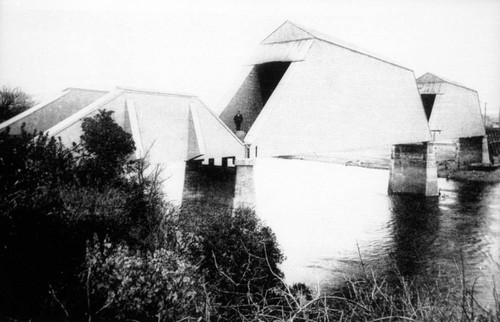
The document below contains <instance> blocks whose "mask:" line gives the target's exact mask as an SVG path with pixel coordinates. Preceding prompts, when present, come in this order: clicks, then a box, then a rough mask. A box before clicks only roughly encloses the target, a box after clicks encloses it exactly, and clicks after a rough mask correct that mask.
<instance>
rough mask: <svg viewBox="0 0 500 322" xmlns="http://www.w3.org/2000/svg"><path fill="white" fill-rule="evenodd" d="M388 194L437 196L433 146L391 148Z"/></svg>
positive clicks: (424, 144)
mask: <svg viewBox="0 0 500 322" xmlns="http://www.w3.org/2000/svg"><path fill="white" fill-rule="evenodd" d="M388 192H389V194H416V195H423V196H427V197H431V196H438V195H439V189H438V185H437V165H436V154H435V151H434V144H433V143H431V142H424V143H420V144H400V145H394V146H393V147H392V153H391V168H390V175H389V188H388Z"/></svg>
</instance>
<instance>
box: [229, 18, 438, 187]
mask: <svg viewBox="0 0 500 322" xmlns="http://www.w3.org/2000/svg"><path fill="white" fill-rule="evenodd" d="M223 104H224V106H225V108H224V110H223V112H222V113H221V115H220V118H221V119H222V121H223V122H224V123H226V125H227V126H228V127H229V128H230V129H232V130H233V131H235V125H234V123H233V117H234V115H235V114H236V113H237V112H238V111H241V113H242V114H243V117H244V121H243V125H242V130H243V131H244V132H246V133H247V134H246V136H245V137H244V143H245V145H246V146H247V149H248V152H247V157H249V158H257V157H275V156H285V155H297V154H307V153H323V152H334V151H360V150H363V149H366V148H373V147H384V146H389V147H390V146H392V145H396V146H398V145H404V146H408V145H409V144H416V145H417V146H418V147H421V146H422V144H423V142H429V141H431V140H432V136H431V133H430V131H429V126H428V123H427V118H426V115H425V112H424V109H423V107H422V101H421V98H420V93H419V92H418V89H417V86H416V83H415V77H414V74H413V72H412V71H411V70H409V69H407V68H405V67H402V66H400V65H397V64H395V63H393V62H390V61H389V60H386V59H382V58H379V57H377V56H375V55H372V54H369V53H367V52H366V51H363V50H360V49H358V48H356V47H354V46H352V45H347V44H345V43H343V42H340V41H338V40H335V39H332V38H331V37H329V36H325V35H322V34H320V33H318V32H316V31H312V30H310V29H306V28H304V27H301V26H298V25H297V24H294V23H291V22H288V21H287V22H285V23H284V24H282V25H281V26H280V27H279V28H278V29H276V30H275V31H274V32H273V33H271V34H270V35H269V36H268V37H266V38H265V39H264V40H263V41H262V42H261V44H260V46H259V47H258V48H257V50H256V52H255V54H254V55H253V58H252V59H251V60H250V62H249V66H247V67H245V68H244V70H243V72H242V74H241V77H240V78H239V80H238V82H236V84H235V86H234V87H233V88H232V90H231V93H229V95H228V97H227V98H226V100H225V102H224V103H223ZM396 150H398V151H400V152H399V153H398V156H401V155H404V154H405V153H406V151H407V149H403V148H397V149H396ZM408 151H409V150H408ZM388 152H389V151H388ZM408 153H410V154H411V155H412V156H415V154H417V153H420V158H421V159H422V160H423V161H424V162H427V161H426V160H432V158H433V156H432V154H433V153H434V149H433V148H431V149H427V146H426V148H422V149H420V148H419V149H414V150H411V151H409V152H408ZM392 164H393V167H396V168H393V169H392V170H391V171H392V172H393V173H397V174H398V175H397V176H393V177H392V178H396V177H400V175H401V174H402V173H403V172H402V170H403V168H402V167H403V164H404V169H405V170H404V171H405V172H404V173H406V171H407V167H410V168H411V167H413V166H415V167H416V168H417V170H416V171H415V172H412V174H411V175H410V177H411V178H412V179H411V180H410V181H413V180H414V179H415V176H417V175H421V176H422V180H424V181H425V180H427V179H428V180H436V179H435V177H436V175H435V172H436V168H435V167H434V168H432V167H431V166H429V167H427V165H425V166H424V168H425V169H426V170H425V171H421V169H422V164H421V163H418V165H414V163H413V162H406V163H404V162H403V163H402V162H399V161H398V162H392ZM245 167H247V165H245ZM408 171H409V172H411V171H410V170H408ZM433 171H434V173H431V172H433ZM243 172H244V173H245V176H247V175H246V174H247V173H248V171H246V170H245V171H243ZM238 173H239V172H237V174H238ZM426 178H427V179H426ZM419 180H420V179H419ZM236 181H237V182H238V179H236ZM406 183H407V181H405V180H395V181H394V182H392V183H391V185H390V187H391V189H390V192H393V193H399V192H401V193H419V194H425V195H437V189H431V188H428V187H426V186H425V185H417V187H418V189H417V188H415V189H410V190H408V189H407V188H405V187H402V186H401V187H400V185H405V184H406ZM431 185H434V183H432V184H431Z"/></svg>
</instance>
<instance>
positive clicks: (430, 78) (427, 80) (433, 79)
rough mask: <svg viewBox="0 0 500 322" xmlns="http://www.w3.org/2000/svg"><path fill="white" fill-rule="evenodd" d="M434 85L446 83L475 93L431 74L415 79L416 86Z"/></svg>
mask: <svg viewBox="0 0 500 322" xmlns="http://www.w3.org/2000/svg"><path fill="white" fill-rule="evenodd" d="M436 83H437V84H439V83H448V84H452V85H455V86H458V87H463V88H465V89H468V90H470V91H473V92H477V91H476V90H474V89H472V88H469V87H466V86H464V85H462V84H459V83H457V82H455V81H451V80H449V79H446V78H444V77H441V76H437V75H435V74H431V73H425V74H423V75H422V76H420V77H419V78H417V84H436Z"/></svg>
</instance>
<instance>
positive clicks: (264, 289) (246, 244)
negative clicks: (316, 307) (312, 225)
mask: <svg viewBox="0 0 500 322" xmlns="http://www.w3.org/2000/svg"><path fill="white" fill-rule="evenodd" d="M183 215H184V218H183V219H184V220H186V221H189V222H190V224H192V225H193V226H192V227H191V228H190V229H192V230H194V231H195V234H196V235H197V236H199V238H200V240H199V241H198V242H197V243H194V244H192V245H191V256H192V260H193V261H199V267H200V272H201V273H202V274H203V276H204V277H205V280H206V283H207V284H206V287H207V290H208V292H210V295H211V303H210V305H211V307H212V311H213V313H214V314H216V315H217V316H218V318H219V319H226V320H234V319H235V318H237V317H238V316H240V315H241V314H248V313H249V312H252V311H254V310H256V309H258V307H259V306H260V305H262V304H263V303H264V299H265V298H267V297H268V295H270V294H272V293H275V290H274V288H277V287H281V286H282V283H281V278H282V277H283V273H282V272H281V271H280V269H279V268H278V265H279V264H280V263H281V262H282V261H283V255H282V253H281V250H280V249H279V246H278V243H277V241H276V237H275V235H274V234H273V233H272V231H271V230H270V229H269V227H267V226H264V225H262V223H261V222H260V220H259V219H258V218H257V216H256V214H255V212H254V211H253V210H251V209H248V208H238V209H236V210H235V211H234V212H233V211H231V210H230V209H227V208H225V207H224V206H222V207H219V208H217V207H212V208H209V209H206V208H205V209H202V208H198V209H197V210H196V211H194V212H193V209H191V213H190V214H185V213H184V214H183ZM193 217H195V218H193ZM268 293H269V294H268Z"/></svg>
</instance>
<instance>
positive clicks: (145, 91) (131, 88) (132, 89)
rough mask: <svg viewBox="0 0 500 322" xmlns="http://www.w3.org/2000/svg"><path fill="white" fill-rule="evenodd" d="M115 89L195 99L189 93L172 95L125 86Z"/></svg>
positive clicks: (170, 93) (171, 93)
mask: <svg viewBox="0 0 500 322" xmlns="http://www.w3.org/2000/svg"><path fill="white" fill-rule="evenodd" d="M116 89H120V90H123V91H125V92H138V93H145V94H160V95H170V96H183V97H197V95H195V94H190V93H173V92H164V91H159V90H154V89H145V88H134V87H127V86H118V87H116Z"/></svg>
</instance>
